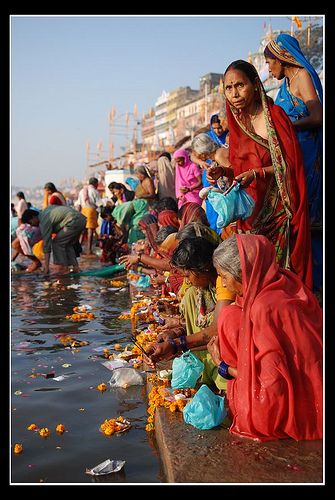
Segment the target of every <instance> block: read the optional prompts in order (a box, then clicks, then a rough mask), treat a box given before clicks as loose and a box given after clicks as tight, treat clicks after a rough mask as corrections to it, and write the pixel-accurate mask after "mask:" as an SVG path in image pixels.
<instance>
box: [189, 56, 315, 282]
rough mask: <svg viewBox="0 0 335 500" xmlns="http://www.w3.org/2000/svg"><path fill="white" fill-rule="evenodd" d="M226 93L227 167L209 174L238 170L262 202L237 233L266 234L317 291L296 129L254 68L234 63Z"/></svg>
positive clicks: (278, 252) (287, 262)
mask: <svg viewBox="0 0 335 500" xmlns="http://www.w3.org/2000/svg"><path fill="white" fill-rule="evenodd" d="M224 90H225V96H226V100H227V101H226V111H227V119H228V128H229V153H228V154H227V155H226V160H225V161H223V162H221V165H222V166H223V167H224V168H222V167H212V168H209V170H208V174H209V177H210V178H216V179H217V178H219V177H220V176H222V175H225V176H227V177H230V175H228V174H229V171H231V169H232V170H233V174H234V177H235V178H236V179H238V180H239V181H240V183H241V186H243V187H244V188H245V189H246V191H247V192H248V193H249V194H250V195H251V196H252V197H253V199H254V200H255V202H256V205H255V208H254V211H253V213H252V215H251V216H250V217H248V218H247V219H246V220H245V221H242V220H238V221H237V222H236V224H235V225H234V226H233V227H232V229H233V231H234V232H237V233H248V232H251V233H255V234H264V235H265V236H266V237H267V238H268V239H269V240H270V241H271V242H272V243H273V244H274V246H275V248H276V256H277V262H278V263H279V264H280V266H282V267H284V268H286V269H291V270H292V271H294V272H295V273H297V274H298V275H299V276H300V278H301V279H302V280H303V281H304V283H305V284H306V285H307V286H308V287H310V288H312V253H311V239H310V227H309V214H308V204H307V193H306V180H305V173H304V166H303V157H302V152H301V149H300V146H299V143H298V140H297V137H296V133H295V130H294V128H293V125H292V123H291V121H290V119H289V117H288V116H287V115H286V113H285V112H284V110H283V109H282V108H281V107H280V106H277V105H275V104H273V101H272V99H271V98H269V97H267V95H266V93H265V90H264V87H263V85H262V83H261V81H260V78H259V76H258V74H257V71H256V68H255V67H254V66H253V65H252V64H249V63H247V62H246V61H242V60H238V61H234V62H233V63H231V64H230V65H229V66H228V68H227V70H226V72H225V74H224ZM198 156H199V155H198ZM204 159H206V158H204ZM225 170H226V171H225Z"/></svg>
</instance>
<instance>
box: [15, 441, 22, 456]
mask: <svg viewBox="0 0 335 500" xmlns="http://www.w3.org/2000/svg"><path fill="white" fill-rule="evenodd" d="M22 451H23V446H22V444H21V443H16V444H15V446H14V453H15V454H16V455H18V454H19V453H22Z"/></svg>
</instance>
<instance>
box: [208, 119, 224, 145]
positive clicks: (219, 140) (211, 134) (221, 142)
mask: <svg viewBox="0 0 335 500" xmlns="http://www.w3.org/2000/svg"><path fill="white" fill-rule="evenodd" d="M217 118H219V115H218V114H217V113H215V114H213V115H212V116H211V118H210V130H209V131H208V132H207V135H208V136H209V137H210V138H211V139H212V140H213V141H214V142H215V143H216V144H218V145H219V146H223V145H224V144H225V143H226V135H227V134H228V130H224V131H223V133H222V134H220V135H217V134H216V132H215V130H214V129H213V127H212V124H213V121H214V120H215V121H217V120H216V119H217ZM219 121H220V120H219ZM220 123H221V121H220Z"/></svg>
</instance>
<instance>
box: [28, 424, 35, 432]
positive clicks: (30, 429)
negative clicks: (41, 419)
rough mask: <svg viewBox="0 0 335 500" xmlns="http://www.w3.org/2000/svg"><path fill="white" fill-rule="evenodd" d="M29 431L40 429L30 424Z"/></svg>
mask: <svg viewBox="0 0 335 500" xmlns="http://www.w3.org/2000/svg"><path fill="white" fill-rule="evenodd" d="M27 429H28V431H35V430H36V429H38V427H37V425H36V424H30V425H28V427H27Z"/></svg>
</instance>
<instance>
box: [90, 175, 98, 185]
mask: <svg viewBox="0 0 335 500" xmlns="http://www.w3.org/2000/svg"><path fill="white" fill-rule="evenodd" d="M88 183H89V184H92V186H95V185H96V184H99V181H98V179H97V178H96V177H90V178H89V179H88Z"/></svg>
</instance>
